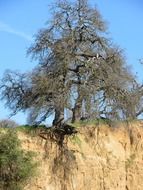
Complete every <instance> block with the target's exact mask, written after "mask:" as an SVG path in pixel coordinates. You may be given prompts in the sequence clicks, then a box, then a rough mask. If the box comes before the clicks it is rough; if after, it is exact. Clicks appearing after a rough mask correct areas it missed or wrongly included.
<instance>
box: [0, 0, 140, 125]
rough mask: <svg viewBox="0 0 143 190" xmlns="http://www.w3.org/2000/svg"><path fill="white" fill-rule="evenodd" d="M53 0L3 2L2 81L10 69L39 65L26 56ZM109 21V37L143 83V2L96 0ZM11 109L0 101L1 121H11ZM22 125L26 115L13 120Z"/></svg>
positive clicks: (0, 17)
mask: <svg viewBox="0 0 143 190" xmlns="http://www.w3.org/2000/svg"><path fill="white" fill-rule="evenodd" d="M53 2H54V1H53V0H22V1H19V0H12V1H11V0H0V78H1V77H2V75H3V73H4V71H5V70H6V69H12V70H19V71H23V72H24V71H28V70H31V69H32V68H33V67H34V65H36V63H34V62H31V60H30V58H29V57H27V56H26V50H27V48H28V47H29V46H30V44H31V43H32V41H33V35H34V34H36V33H37V31H38V29H40V28H42V27H44V26H45V22H46V21H47V20H48V19H49V7H48V6H49V5H51V3H53ZM90 2H91V3H92V4H96V5H97V7H98V9H99V11H100V12H101V14H102V16H103V18H104V19H105V20H106V21H107V22H108V26H109V29H108V30H109V35H110V37H112V39H113V40H114V42H115V43H117V44H118V45H119V46H120V47H121V48H123V49H124V50H125V55H126V58H127V62H128V64H129V65H131V67H132V70H133V71H134V72H138V73H139V76H140V77H139V78H140V80H142V71H143V68H142V67H141V66H140V65H139V63H138V60H139V59H140V58H143V51H142V46H143V23H142V20H143V11H142V10H143V1H141V0H136V1H135V0H134V1H131V0H95V1H94V0H92V1H90ZM9 113H10V112H9V110H8V109H6V108H4V105H3V103H2V102H0V119H3V118H7V117H8V115H9ZM12 119H14V120H15V121H17V122H18V123H20V124H21V123H25V122H26V115H23V114H18V115H17V116H15V117H13V118H12Z"/></svg>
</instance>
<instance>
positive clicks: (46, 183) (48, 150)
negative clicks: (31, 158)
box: [19, 122, 143, 190]
mask: <svg viewBox="0 0 143 190" xmlns="http://www.w3.org/2000/svg"><path fill="white" fill-rule="evenodd" d="M19 138H20V139H21V140H22V146H23V148H24V149H26V150H32V151H35V152H36V154H37V155H36V157H35V159H36V160H38V165H39V167H38V173H37V176H36V177H35V178H33V179H31V181H29V183H28V184H27V186H26V187H25V190H29V189H30V190H143V123H142V122H134V123H128V125H127V124H124V125H123V124H122V126H118V127H115V128H111V127H108V126H100V127H99V126H97V127H95V126H87V127H83V128H81V130H80V133H79V134H78V135H77V137H70V139H68V140H67V142H66V143H67V144H65V146H64V147H65V148H64V149H63V150H61V149H59V148H58V147H57V146H56V145H55V144H53V143H51V142H50V141H47V142H46V141H45V140H43V139H41V138H38V137H36V136H35V137H31V136H29V135H26V134H24V133H19Z"/></svg>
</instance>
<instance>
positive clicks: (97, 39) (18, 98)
mask: <svg viewBox="0 0 143 190" xmlns="http://www.w3.org/2000/svg"><path fill="white" fill-rule="evenodd" d="M28 54H30V55H31V56H32V58H33V59H37V60H38V61H39V65H38V66H37V67H36V68H35V69H34V70H33V72H31V73H28V74H22V75H20V74H17V73H14V75H16V76H17V77H16V78H15V76H13V74H12V73H10V72H9V73H6V74H5V76H4V78H3V84H2V97H3V98H4V99H5V100H6V104H7V105H8V106H9V107H10V108H11V109H12V110H13V111H14V113H16V112H17V111H19V110H29V112H30V114H29V115H30V119H31V121H32V122H33V121H34V122H39V123H40V122H42V121H44V120H46V118H47V117H48V116H49V115H50V114H54V116H55V118H54V120H53V125H61V124H62V123H63V121H64V118H65V116H64V112H65V109H66V110H68V111H69V112H72V116H71V117H72V118H71V121H72V122H75V121H78V120H80V119H83V118H94V117H96V118H97V117H108V118H110V119H112V118H113V119H114V118H127V117H131V116H133V115H135V113H136V111H135V107H136V105H137V101H135V104H133V102H132V106H129V104H130V103H131V102H130V101H129V100H128V97H129V96H131V95H132V93H133V90H132V88H133V86H134V83H136V82H135V80H134V77H133V76H132V74H131V73H130V71H129V70H128V68H127V66H126V61H125V59H124V56H123V53H122V51H121V50H120V48H117V47H116V46H115V45H113V43H112V41H111V40H109V38H108V36H107V27H106V23H105V22H104V21H103V19H102V17H101V15H100V13H99V11H98V10H97V8H96V7H92V6H90V5H89V4H88V1H87V0H77V1H76V2H70V1H66V0H62V1H57V2H56V4H55V6H54V9H53V12H52V18H51V20H50V21H49V22H47V26H46V28H44V29H41V30H40V31H39V32H38V34H37V35H36V37H35V42H34V43H33V44H32V45H31V47H30V48H29V50H28ZM136 100H138V99H136Z"/></svg>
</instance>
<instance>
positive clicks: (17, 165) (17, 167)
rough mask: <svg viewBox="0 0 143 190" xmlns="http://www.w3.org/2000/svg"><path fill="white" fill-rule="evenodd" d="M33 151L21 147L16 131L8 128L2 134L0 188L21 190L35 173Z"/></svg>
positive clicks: (0, 142)
mask: <svg viewBox="0 0 143 190" xmlns="http://www.w3.org/2000/svg"><path fill="white" fill-rule="evenodd" d="M35 169H36V164H35V162H33V154H32V152H26V151H24V150H22V149H21V144H20V140H19V139H18V137H17V134H16V131H15V130H12V129H7V130H5V131H3V132H1V134H0V189H3V190H21V189H22V188H23V186H24V185H25V184H26V182H27V180H28V179H29V178H30V177H31V176H33V174H34V173H35V172H34V171H35Z"/></svg>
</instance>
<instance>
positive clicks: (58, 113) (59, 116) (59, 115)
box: [53, 107, 64, 127]
mask: <svg viewBox="0 0 143 190" xmlns="http://www.w3.org/2000/svg"><path fill="white" fill-rule="evenodd" d="M63 121H64V109H60V107H57V108H55V118H54V120H53V126H57V127H58V126H61V124H62V122H63Z"/></svg>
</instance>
